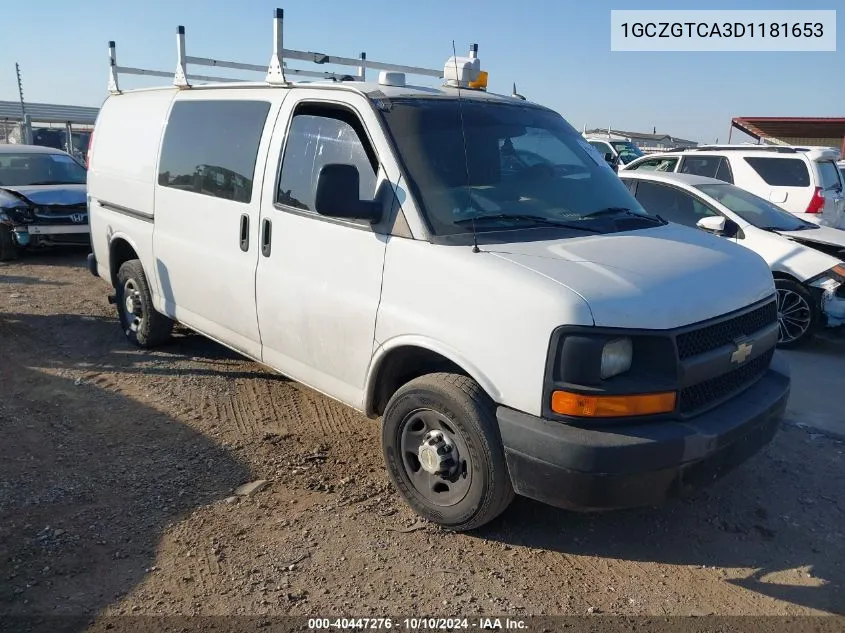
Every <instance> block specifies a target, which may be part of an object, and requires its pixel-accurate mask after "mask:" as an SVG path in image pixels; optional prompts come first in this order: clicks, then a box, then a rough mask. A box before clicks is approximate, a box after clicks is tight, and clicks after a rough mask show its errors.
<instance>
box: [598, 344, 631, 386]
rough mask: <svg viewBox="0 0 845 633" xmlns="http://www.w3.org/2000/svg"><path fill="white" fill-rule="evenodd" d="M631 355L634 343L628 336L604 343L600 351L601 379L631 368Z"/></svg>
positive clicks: (622, 372)
mask: <svg viewBox="0 0 845 633" xmlns="http://www.w3.org/2000/svg"><path fill="white" fill-rule="evenodd" d="M633 357H634V345H633V343H632V342H631V339H630V338H628V337H625V338H615V339H613V340H611V341H608V342H607V343H605V345H604V348H603V349H602V351H601V377H602V380H604V379H607V378H611V377H613V376H618V375H619V374H624V373H625V372H626V371H628V370H629V369H631V361H632V359H633Z"/></svg>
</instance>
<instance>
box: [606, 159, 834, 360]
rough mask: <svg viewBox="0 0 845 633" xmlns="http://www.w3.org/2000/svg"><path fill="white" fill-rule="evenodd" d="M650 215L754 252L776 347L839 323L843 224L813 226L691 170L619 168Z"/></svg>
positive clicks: (784, 346)
mask: <svg viewBox="0 0 845 633" xmlns="http://www.w3.org/2000/svg"><path fill="white" fill-rule="evenodd" d="M619 177H620V178H621V180H622V182H623V183H625V185H626V186H627V187H628V189H629V190H630V191H631V193H633V194H634V197H636V199H637V201H638V202H639V203H640V204H641V205H642V206H643V207H644V208H645V209H646V210H647V211H648V212H649V213H651V214H653V215H656V216H660V217H662V218H664V219H666V220H668V221H669V222H675V223H677V224H684V225H686V226H689V227H694V228H698V229H702V230H704V231H707V232H708V233H713V234H715V235H720V236H722V237H725V238H727V239H729V240H731V241H732V242H735V243H737V244H741V245H742V246H745V247H746V248H749V249H750V250H752V251H754V252H756V253H757V254H758V255H760V256H761V257H762V258H763V259H764V260H765V261H766V262H767V263H768V264H769V268H771V270H772V274H773V275H774V278H775V287H776V289H777V306H778V326H779V332H778V346H779V347H783V348H789V347H795V346H798V345H800V344H802V343H803V342H805V341H806V340H808V339H809V338H811V337H812V336H813V334H814V333H816V332H818V331H819V330H820V329H822V328H837V329H839V331H840V332H841V331H843V330H842V329H841V328H842V327H843V326H845V231H843V230H840V229H833V228H828V227H823V226H819V225H818V224H814V223H812V222H807V221H806V220H802V219H801V218H799V217H796V216H795V215H793V214H792V213H789V212H788V211H784V210H783V209H781V208H780V207H778V206H776V205H775V204H773V203H771V202H769V201H768V200H764V199H763V198H760V197H759V196H756V195H754V194H753V193H751V192H749V191H746V190H745V189H740V188H739V187H736V186H735V185H732V184H729V183H727V182H724V181H722V180H716V179H715V178H707V177H705V176H695V175H692V174H678V173H655V172H653V171H647V172H643V171H626V170H623V171H621V172H619Z"/></svg>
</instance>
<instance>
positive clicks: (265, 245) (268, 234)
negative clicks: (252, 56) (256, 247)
mask: <svg viewBox="0 0 845 633" xmlns="http://www.w3.org/2000/svg"><path fill="white" fill-rule="evenodd" d="M272 226H273V223H272V222H270V219H269V218H264V221H263V222H262V223H261V254H262V255H264V257H270V243H271V241H272Z"/></svg>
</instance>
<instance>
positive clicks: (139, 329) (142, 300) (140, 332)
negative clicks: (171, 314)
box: [115, 259, 173, 348]
mask: <svg viewBox="0 0 845 633" xmlns="http://www.w3.org/2000/svg"><path fill="white" fill-rule="evenodd" d="M115 300H116V301H115V303H116V304H117V315H118V317H119V318H120V325H121V327H122V328H123V333H124V334H125V335H126V338H127V339H129V342H130V343H132V344H133V345H137V346H138V347H143V348H150V347H156V346H158V345H161V344H163V343H166V342H167V341H168V340H169V339H170V333H171V332H172V331H173V321H172V320H171V319H169V318H168V317H166V316H164V315H163V314H161V313H159V312H157V311H156V309H155V308H154V307H153V297H152V295H151V294H150V287H149V284H148V283H147V276H146V275H145V274H144V268H143V267H142V266H141V261H140V260H138V259H130V260H129V261H127V262H124V263H123V265H121V267H120V270H118V272H117V288H115Z"/></svg>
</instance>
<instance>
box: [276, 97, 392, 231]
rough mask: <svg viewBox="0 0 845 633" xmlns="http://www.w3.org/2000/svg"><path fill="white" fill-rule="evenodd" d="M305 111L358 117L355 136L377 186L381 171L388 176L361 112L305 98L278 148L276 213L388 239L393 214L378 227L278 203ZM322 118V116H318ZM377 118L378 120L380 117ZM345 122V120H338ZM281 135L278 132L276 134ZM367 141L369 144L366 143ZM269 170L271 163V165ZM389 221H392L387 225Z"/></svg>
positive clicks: (333, 102) (347, 105)
mask: <svg viewBox="0 0 845 633" xmlns="http://www.w3.org/2000/svg"><path fill="white" fill-rule="evenodd" d="M303 108H306V109H307V108H315V109H320V108H324V109H327V110H332V109H334V110H345V111H347V112H348V113H349V114H351V115H352V116H354V117H355V119H356V123H357V125H351V124H350V125H351V127H352V128H353V129H354V130H355V132H356V134H357V135H358V138H359V140H361V145H363V146H364V152H365V153H366V154H367V157H368V158H369V159H370V165H371V166H372V167H373V170H374V171H375V175H376V181H377V182H378V174H379V171H385V175H386V174H387V172H386V170H384V169H383V163H382V161H381V158H380V157H379V155H378V150H377V149H376V145H375V143H374V142H373V138H372V136H371V135H370V132H369V130H368V129H367V126H366V125H365V124H364V117H363V116H362V115H361V112H360V110H358V108H356V107H355V106H354V105H352V104H350V103H347V102H346V101H340V100H335V99H320V98H317V97H305V98H302V99H300V100H299V101H298V102H297V103H295V104H294V106H293V110H292V111H291V114H290V116H289V117H288V120H287V121H286V124H285V130H284V141H283V142H282V146H281V147H280V148H279V155H278V157H277V158H276V159H275V170H276V173H275V176H274V177H273V198H272V200H273V208H275V209H276V210H277V211H280V212H282V213H290V214H292V215H298V216H301V217H307V218H310V219H312V220H316V221H318V222H328V223H331V224H339V225H341V226H346V227H349V228H353V229H358V230H361V231H367V232H371V233H377V234H383V235H388V234H389V233H390V229H389V227H390V226H391V225H392V219H393V218H392V215H393V214H392V213H387V214H386V215H385V217H384V218H382V220H381V222H379V223H378V224H371V223H369V222H367V221H366V220H344V219H343V218H330V217H327V216H325V215H320V214H319V213H316V212H315V211H311V210H305V209H297V208H296V207H292V206H290V205H288V204H284V203H283V202H279V201H278V199H277V198H278V195H279V185H280V184H281V180H282V166H283V164H284V158H285V151H287V146H288V139H289V138H290V129H291V126H293V120H294V118H296V116H297V114H300V110H302V109H303ZM279 115H280V116H284V108H282V110H281V111H280V113H279ZM318 116H319V115H318ZM327 118H334V117H327ZM377 118H378V117H377ZM338 120H342V119H338ZM277 133H278V132H277ZM365 141H366V142H365ZM268 166H269V162H268ZM386 182H388V183H389V185H390V187H391V189H393V183H392V182H390V179H389V178H388V179H387V180H386ZM377 193H378V189H377V190H376V194H377ZM397 204H398V202H397V203H396V204H394V205H392V206H391V209H394V208H395V207H396V206H397ZM388 220H389V221H388Z"/></svg>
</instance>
